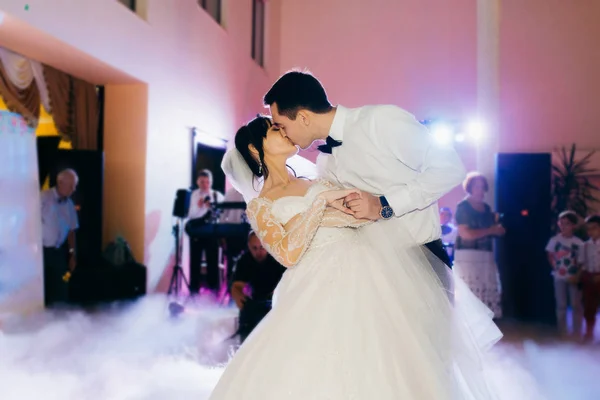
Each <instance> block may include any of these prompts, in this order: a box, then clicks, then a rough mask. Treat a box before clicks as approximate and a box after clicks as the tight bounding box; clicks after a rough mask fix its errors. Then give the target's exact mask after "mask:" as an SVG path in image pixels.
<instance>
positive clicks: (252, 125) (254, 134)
mask: <svg viewBox="0 0 600 400" xmlns="http://www.w3.org/2000/svg"><path fill="white" fill-rule="evenodd" d="M270 127H271V120H270V119H269V118H267V117H265V116H262V115H258V116H257V117H256V118H254V119H253V120H252V121H250V122H248V123H247V124H246V125H244V126H242V127H241V128H240V129H238V131H237V133H236V134H235V148H236V149H237V150H238V151H239V152H240V154H241V155H242V157H243V158H244V161H246V164H248V167H249V168H250V170H251V171H252V173H253V174H254V176H257V177H259V178H260V177H264V178H265V179H266V178H267V177H268V176H269V169H268V168H267V166H266V165H265V152H264V149H263V141H264V140H265V138H266V137H267V131H268V130H269V128H270ZM250 145H252V146H254V148H255V149H256V151H258V159H259V161H257V160H256V159H255V158H254V156H253V155H252V153H251V152H250ZM259 162H260V164H259ZM261 166H262V168H261Z"/></svg>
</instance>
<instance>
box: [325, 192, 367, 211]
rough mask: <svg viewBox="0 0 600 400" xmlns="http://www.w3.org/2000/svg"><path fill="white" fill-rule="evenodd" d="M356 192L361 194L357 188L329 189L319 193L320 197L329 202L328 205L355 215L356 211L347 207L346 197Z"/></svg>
mask: <svg viewBox="0 0 600 400" xmlns="http://www.w3.org/2000/svg"><path fill="white" fill-rule="evenodd" d="M352 193H356V194H358V195H359V196H360V191H359V190H357V189H342V190H328V191H326V192H323V193H321V194H320V195H319V197H320V198H322V199H324V200H325V201H326V202H327V205H328V206H330V207H333V208H335V209H336V210H340V211H342V212H344V213H346V214H350V215H354V212H353V211H352V210H351V209H349V208H348V207H346V204H344V199H345V198H346V196H348V195H350V194H352Z"/></svg>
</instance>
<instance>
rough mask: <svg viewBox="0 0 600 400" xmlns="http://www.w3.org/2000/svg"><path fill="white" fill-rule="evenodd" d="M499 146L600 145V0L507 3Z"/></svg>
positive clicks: (530, 148)
mask: <svg viewBox="0 0 600 400" xmlns="http://www.w3.org/2000/svg"><path fill="white" fill-rule="evenodd" d="M501 11H502V19H501V34H500V78H501V115H500V118H501V119H500V120H501V128H500V134H501V142H500V143H501V148H502V149H503V150H506V151H550V150H552V148H554V147H556V146H561V145H570V144H571V143H573V142H575V143H577V145H578V146H579V147H580V148H581V149H585V148H587V149H592V148H600V112H598V105H599V101H598V93H600V74H599V71H600V47H598V38H600V24H599V23H598V16H599V15H600V2H599V1H597V0H576V1H564V0H527V1H522V0H503V1H502V8H501Z"/></svg>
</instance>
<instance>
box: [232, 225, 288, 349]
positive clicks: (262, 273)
mask: <svg viewBox="0 0 600 400" xmlns="http://www.w3.org/2000/svg"><path fill="white" fill-rule="evenodd" d="M284 272H285V267H284V266H282V265H281V264H279V263H278V262H277V261H275V259H274V258H273V257H271V255H270V254H269V253H267V251H266V250H265V248H264V247H263V245H262V243H261V242H260V239H258V237H257V236H256V234H255V233H254V232H250V235H249V236H248V252H247V253H244V254H243V255H242V256H241V257H240V259H239V260H238V262H237V265H236V267H235V271H234V273H233V279H232V280H233V284H232V286H231V297H233V300H234V301H235V304H236V305H237V306H238V308H239V309H240V315H239V328H238V331H237V332H236V333H237V334H238V335H239V336H240V340H241V342H242V343H243V342H244V340H246V338H247V337H248V335H250V332H252V330H253V329H254V328H255V327H256V326H257V325H258V324H259V323H260V321H261V320H262V319H263V318H264V317H265V315H267V313H268V312H269V311H270V310H271V300H272V298H273V291H274V290H275V288H276V287H277V284H278V283H279V281H280V280H281V276H282V275H283V273H284ZM247 289H250V290H251V293H249V294H248V292H247Z"/></svg>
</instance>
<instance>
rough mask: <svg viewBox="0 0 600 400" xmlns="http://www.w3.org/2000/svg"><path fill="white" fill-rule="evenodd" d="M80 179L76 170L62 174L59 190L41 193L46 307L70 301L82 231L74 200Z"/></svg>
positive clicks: (58, 184)
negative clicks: (70, 274) (77, 240)
mask: <svg viewBox="0 0 600 400" xmlns="http://www.w3.org/2000/svg"><path fill="white" fill-rule="evenodd" d="M78 181H79V177H78V176H77V173H76V172H75V171H73V170H72V169H65V170H63V171H61V172H59V174H58V176H57V178H56V186H55V187H52V188H50V189H48V190H44V191H42V193H41V196H40V197H41V205H42V244H43V246H44V302H45V304H46V307H52V306H54V305H59V304H64V303H66V302H67V301H68V289H69V288H68V279H67V278H66V277H65V274H66V273H67V272H68V271H69V272H73V270H74V269H75V266H76V264H77V261H76V260H77V258H76V253H75V231H76V230H77V228H78V227H79V222H78V219H77V211H76V210H75V205H74V204H73V201H72V200H71V196H72V195H73V193H74V192H75V189H76V188H77V183H78Z"/></svg>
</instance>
